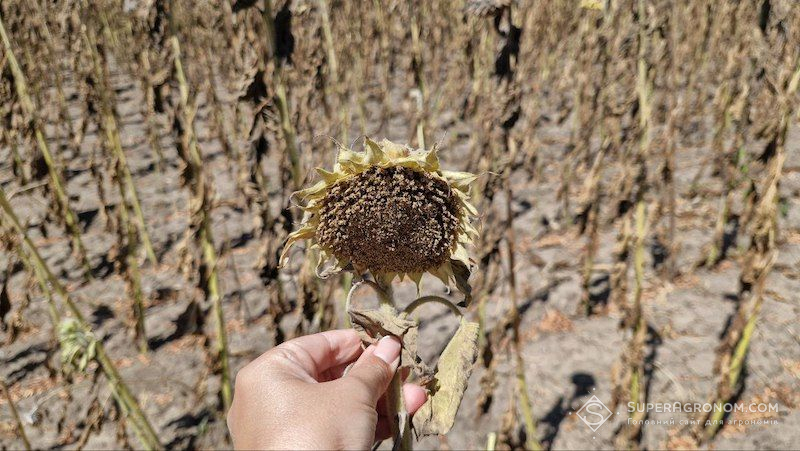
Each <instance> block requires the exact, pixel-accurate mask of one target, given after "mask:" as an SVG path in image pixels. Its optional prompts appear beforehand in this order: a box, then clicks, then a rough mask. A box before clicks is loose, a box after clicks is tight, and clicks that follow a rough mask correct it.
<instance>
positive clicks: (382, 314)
mask: <svg viewBox="0 0 800 451" xmlns="http://www.w3.org/2000/svg"><path fill="white" fill-rule="evenodd" d="M348 313H349V314H350V321H351V322H352V323H353V329H355V330H356V332H358V334H359V336H361V341H363V342H364V343H367V344H374V343H376V342H377V341H378V340H380V339H381V338H382V337H385V336H386V335H393V336H395V337H397V338H399V339H400V341H401V342H402V343H403V352H402V355H401V357H400V366H401V367H402V368H413V369H414V373H415V374H416V375H417V377H418V378H421V379H426V378H428V377H429V376H430V374H431V373H432V371H431V370H430V368H428V366H427V365H425V362H423V361H422V359H421V358H420V357H419V356H418V355H417V337H418V335H419V324H418V323H417V322H416V321H415V320H413V319H409V318H408V317H407V316H406V315H404V314H401V313H399V312H398V311H397V310H395V309H394V307H392V306H390V305H388V304H383V305H381V306H380V308H377V309H365V310H359V309H351V310H350V311H349V312H348Z"/></svg>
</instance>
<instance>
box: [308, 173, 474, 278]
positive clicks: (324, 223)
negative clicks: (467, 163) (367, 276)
mask: <svg viewBox="0 0 800 451" xmlns="http://www.w3.org/2000/svg"><path fill="white" fill-rule="evenodd" d="M460 208H461V207H460V206H459V203H458V201H457V198H456V196H455V195H454V193H453V192H452V190H451V188H450V186H449V185H448V184H447V182H446V181H444V180H442V179H439V178H437V177H435V176H433V175H430V174H427V173H425V172H420V171H415V170H413V169H410V168H406V167H402V166H393V167H386V168H383V167H377V166H374V167H371V168H369V169H367V170H366V171H364V172H362V173H360V174H357V175H355V176H353V177H349V178H347V179H343V180H341V181H339V182H336V183H335V184H334V185H333V186H331V187H330V189H329V191H328V193H327V195H326V196H325V198H324V199H323V200H322V202H321V206H320V216H319V218H320V222H319V227H318V228H317V241H318V242H319V243H320V245H322V246H323V247H324V248H327V249H331V250H332V252H333V254H334V255H335V256H336V257H337V258H338V259H340V260H344V261H350V262H352V263H353V265H354V266H355V267H356V268H358V269H367V270H370V271H371V272H373V273H392V272H396V273H419V272H424V271H427V270H429V269H432V268H436V267H438V266H440V265H441V264H443V263H444V262H446V261H447V259H448V257H449V255H450V251H451V248H452V246H453V245H454V243H455V240H456V235H457V228H458V218H459V214H460Z"/></svg>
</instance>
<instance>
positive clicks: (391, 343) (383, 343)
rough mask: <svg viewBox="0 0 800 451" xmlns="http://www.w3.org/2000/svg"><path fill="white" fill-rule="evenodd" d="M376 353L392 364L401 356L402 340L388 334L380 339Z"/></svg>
mask: <svg viewBox="0 0 800 451" xmlns="http://www.w3.org/2000/svg"><path fill="white" fill-rule="evenodd" d="M374 354H375V355H376V356H377V357H378V358H380V359H381V360H383V361H384V362H386V363H388V364H389V365H391V364H392V363H394V361H395V360H397V358H398V357H400V341H399V340H398V339H397V338H396V337H393V336H391V335H387V336H385V337H383V338H381V339H380V341H378V346H375V352H374Z"/></svg>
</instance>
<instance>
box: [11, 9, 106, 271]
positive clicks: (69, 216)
mask: <svg viewBox="0 0 800 451" xmlns="http://www.w3.org/2000/svg"><path fill="white" fill-rule="evenodd" d="M0 39H2V41H3V46H4V48H5V54H6V58H7V60H8V64H9V66H10V68H11V72H12V74H13V76H14V87H15V89H16V93H17V97H18V98H19V102H20V104H21V105H22V109H23V111H24V113H25V115H26V116H27V119H28V120H29V121H30V123H31V124H32V125H33V129H34V135H35V137H36V144H37V146H38V148H39V151H40V152H41V153H42V156H43V157H44V160H45V163H46V164H47V172H48V174H49V176H50V188H51V189H52V192H53V195H54V196H55V199H54V200H55V203H56V206H57V210H58V212H59V213H60V214H61V215H62V216H63V219H64V225H65V226H66V230H67V234H68V235H69V236H70V237H71V240H72V241H71V243H72V249H73V251H75V252H76V253H77V255H78V258H79V259H80V263H81V266H82V267H83V271H84V277H85V278H86V279H91V277H92V274H91V271H92V269H91V265H90V264H89V258H88V256H87V254H86V248H85V246H84V245H83V240H82V239H81V230H80V223H79V222H78V216H77V215H76V214H75V211H74V210H73V209H72V207H71V206H70V205H69V196H68V195H67V192H66V188H65V183H64V179H63V177H62V175H61V170H60V168H59V167H58V162H57V161H56V159H55V157H54V155H53V154H52V153H51V152H50V147H49V145H48V144H47V139H46V138H45V134H44V128H43V125H42V123H41V120H40V119H39V115H38V113H37V111H38V110H37V108H36V107H35V106H34V104H33V101H32V100H31V97H30V96H29V94H28V84H27V82H26V80H25V74H23V72H22V69H21V68H20V66H19V63H18V62H17V59H16V57H15V56H14V46H13V45H12V44H11V41H10V40H9V38H8V35H7V34H6V29H5V26H4V25H3V20H2V18H0Z"/></svg>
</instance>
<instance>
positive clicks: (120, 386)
mask: <svg viewBox="0 0 800 451" xmlns="http://www.w3.org/2000/svg"><path fill="white" fill-rule="evenodd" d="M0 209H2V210H3V212H4V213H5V215H6V217H7V218H8V220H9V222H10V223H11V226H12V227H13V228H14V230H15V231H16V232H17V234H18V235H19V236H20V237H22V241H23V243H24V246H25V252H26V253H27V254H28V255H29V256H30V257H31V262H32V263H33V266H34V267H35V268H36V272H37V274H39V275H41V277H42V278H43V279H44V280H45V281H46V283H47V286H48V288H50V289H52V290H53V291H54V292H55V294H56V295H57V296H58V298H59V299H60V300H61V302H62V304H63V305H64V306H66V307H67V309H68V310H69V313H70V314H71V315H72V317H73V318H74V319H75V320H76V321H77V322H78V324H79V326H80V328H82V329H83V330H85V331H87V332H89V333H91V330H92V329H91V326H90V325H89V324H88V323H87V322H86V320H85V319H84V318H83V315H82V314H81V312H80V310H79V309H78V306H77V305H76V304H75V302H74V301H73V300H72V298H71V297H70V295H69V293H68V292H67V290H66V288H64V286H63V285H62V284H61V282H59V281H58V279H57V278H56V277H55V276H54V275H53V273H52V272H51V271H50V268H49V267H48V266H47V263H45V261H44V260H43V259H42V257H41V256H40V255H39V251H38V250H37V248H36V245H34V244H33V241H31V239H30V238H29V237H28V234H27V233H26V232H25V229H24V228H23V227H22V225H21V224H20V222H19V219H18V218H17V216H16V214H15V213H14V210H13V209H12V207H11V204H10V203H9V202H8V199H7V197H6V193H5V191H4V190H3V189H2V188H0ZM37 277H38V276H37ZM95 346H96V347H95V355H94V359H95V360H96V361H97V363H98V365H100V367H101V368H102V370H103V373H104V374H105V376H106V378H107V379H108V383H109V385H110V386H111V388H112V390H113V391H114V393H116V394H117V401H118V402H119V404H120V408H121V409H122V410H123V411H124V412H125V413H126V415H127V416H128V418H129V419H130V420H131V421H132V423H133V425H134V428H135V429H136V431H137V434H138V435H139V437H140V439H141V440H142V445H143V446H144V447H145V448H147V449H161V448H162V446H161V443H160V441H159V439H158V435H156V433H155V431H154V429H153V427H152V426H151V425H150V422H149V420H148V419H147V417H146V416H145V414H144V412H143V411H142V409H141V407H140V406H139V402H138V400H137V399H136V397H135V396H134V395H133V393H132V392H131V391H130V389H129V388H128V386H127V384H126V383H125V381H124V380H123V379H122V377H121V376H120V374H119V371H118V370H117V367H116V365H115V364H114V362H113V361H112V360H111V358H110V357H109V356H108V355H107V354H106V351H105V348H104V346H103V344H102V342H100V341H98V342H96V345H95Z"/></svg>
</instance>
